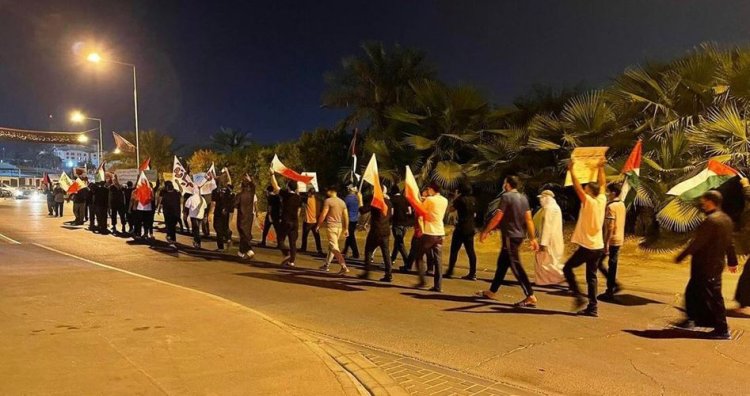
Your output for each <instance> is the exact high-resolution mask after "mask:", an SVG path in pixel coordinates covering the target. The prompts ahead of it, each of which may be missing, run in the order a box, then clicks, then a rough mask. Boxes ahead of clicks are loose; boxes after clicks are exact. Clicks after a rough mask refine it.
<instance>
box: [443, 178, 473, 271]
mask: <svg viewBox="0 0 750 396" xmlns="http://www.w3.org/2000/svg"><path fill="white" fill-rule="evenodd" d="M471 192H472V191H471V186H468V185H465V186H461V188H460V189H459V190H458V191H456V198H455V199H454V200H453V205H451V211H454V210H455V211H456V213H457V214H458V222H457V223H456V228H455V229H454V230H453V236H452V238H451V256H450V261H449V262H448V272H447V273H446V274H445V276H444V278H448V279H450V278H452V277H453V269H454V268H455V266H456V261H457V260H458V252H459V250H461V245H463V246H464V248H465V249H466V255H467V256H469V273H468V274H467V275H466V276H464V277H463V278H461V279H467V280H477V254H476V253H475V252H474V234H475V233H476V229H475V227H474V220H475V218H476V216H477V200H476V199H475V198H474V197H473V196H471Z"/></svg>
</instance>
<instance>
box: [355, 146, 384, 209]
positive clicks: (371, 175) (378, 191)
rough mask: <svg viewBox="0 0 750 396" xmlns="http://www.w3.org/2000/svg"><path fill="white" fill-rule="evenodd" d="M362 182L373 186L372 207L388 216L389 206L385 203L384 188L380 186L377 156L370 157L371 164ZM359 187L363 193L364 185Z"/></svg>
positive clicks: (368, 165)
mask: <svg viewBox="0 0 750 396" xmlns="http://www.w3.org/2000/svg"><path fill="white" fill-rule="evenodd" d="M362 182H368V183H370V185H372V190H373V192H372V203H371V205H372V207H374V208H378V209H380V211H381V212H383V214H388V205H386V203H385V194H383V188H382V187H381V186H380V173H379V172H378V160H377V159H376V158H375V154H373V155H372V157H370V163H368V164H367V169H365V173H364V174H363V175H362ZM359 187H360V191H361V189H362V185H361V184H360V186H359Z"/></svg>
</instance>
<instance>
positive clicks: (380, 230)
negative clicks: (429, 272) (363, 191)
mask: <svg viewBox="0 0 750 396" xmlns="http://www.w3.org/2000/svg"><path fill="white" fill-rule="evenodd" d="M359 200H360V201H361V200H362V198H361V197H360V199H359ZM383 201H385V205H386V210H385V213H383V211H382V210H381V209H380V208H374V207H373V206H372V205H365V206H362V207H361V208H359V212H360V214H365V213H369V214H370V230H369V232H368V233H367V239H366V240H365V257H364V258H365V272H363V273H362V274H361V275H360V276H359V277H360V278H361V279H369V277H370V267H371V266H372V261H373V255H374V254H375V249H377V248H380V254H381V255H382V256H383V262H384V263H385V274H384V275H383V277H382V278H381V279H380V281H381V282H391V281H392V280H393V275H392V270H393V268H392V263H391V254H390V251H389V250H388V242H389V239H390V236H391V216H392V215H393V205H392V204H391V202H390V201H391V200H390V199H384V200H383Z"/></svg>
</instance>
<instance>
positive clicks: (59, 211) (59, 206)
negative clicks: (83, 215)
mask: <svg viewBox="0 0 750 396" xmlns="http://www.w3.org/2000/svg"><path fill="white" fill-rule="evenodd" d="M63 206H64V205H63V202H55V216H56V217H63ZM84 207H85V206H84ZM84 210H85V209H84Z"/></svg>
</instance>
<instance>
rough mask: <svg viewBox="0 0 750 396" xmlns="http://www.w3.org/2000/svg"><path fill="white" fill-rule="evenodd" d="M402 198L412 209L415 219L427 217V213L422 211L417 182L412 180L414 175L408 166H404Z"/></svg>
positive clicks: (420, 195)
mask: <svg viewBox="0 0 750 396" xmlns="http://www.w3.org/2000/svg"><path fill="white" fill-rule="evenodd" d="M404 197H405V198H406V200H407V201H409V204H410V205H411V207H412V208H414V213H416V214H417V217H423V218H426V217H427V211H426V210H425V209H424V206H423V204H422V194H420V191H419V185H417V180H416V179H415V178H414V174H413V173H412V172H411V168H409V165H406V177H405V178H404Z"/></svg>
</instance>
